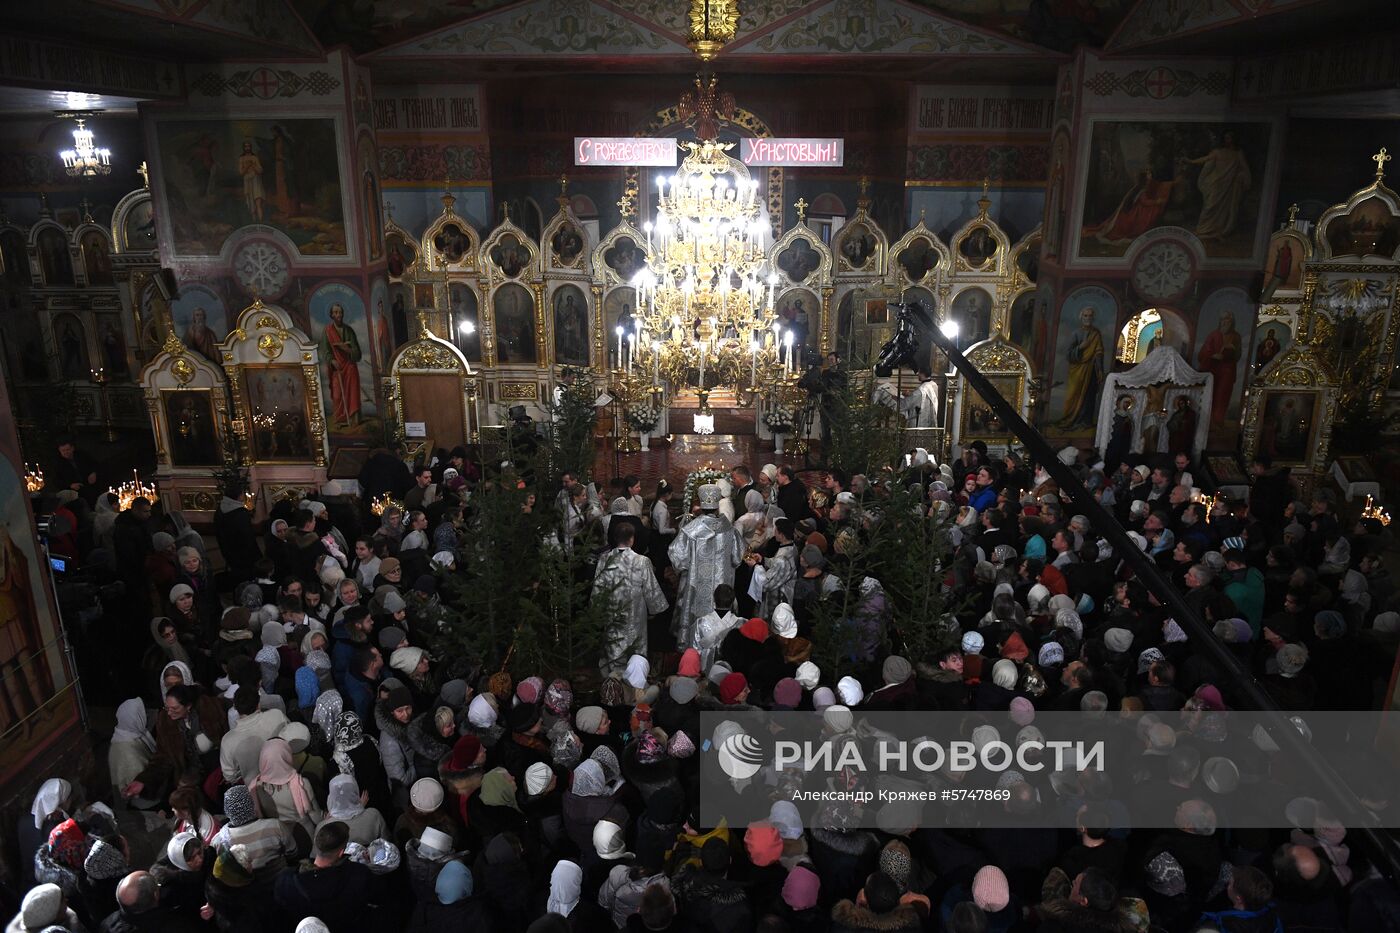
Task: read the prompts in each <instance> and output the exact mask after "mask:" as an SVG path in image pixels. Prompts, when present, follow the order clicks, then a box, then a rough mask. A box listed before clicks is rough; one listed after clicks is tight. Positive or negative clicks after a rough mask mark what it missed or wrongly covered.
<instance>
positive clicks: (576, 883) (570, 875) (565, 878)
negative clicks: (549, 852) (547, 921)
mask: <svg viewBox="0 0 1400 933" xmlns="http://www.w3.org/2000/svg"><path fill="white" fill-rule="evenodd" d="M582 890H583V869H582V868H580V867H579V866H578V864H577V863H576V862H570V861H569V860H568V859H562V860H560V861H559V862H556V863H555V865H554V872H553V874H551V875H550V876H549V903H548V904H546V905H545V910H546V911H548V912H549V913H551V914H559V915H560V916H561V917H567V916H568V915H569V914H571V913H573V910H574V908H575V907H577V906H578V901H579V896H580V894H581V893H582Z"/></svg>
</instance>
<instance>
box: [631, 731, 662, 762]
mask: <svg viewBox="0 0 1400 933" xmlns="http://www.w3.org/2000/svg"><path fill="white" fill-rule="evenodd" d="M665 758H666V746H664V745H662V744H661V740H660V739H658V738H657V737H656V736H655V735H653V734H652V733H650V732H643V733H642V734H641V736H640V737H638V739H637V764H641V765H654V764H656V763H658V762H660V761H664V760H665Z"/></svg>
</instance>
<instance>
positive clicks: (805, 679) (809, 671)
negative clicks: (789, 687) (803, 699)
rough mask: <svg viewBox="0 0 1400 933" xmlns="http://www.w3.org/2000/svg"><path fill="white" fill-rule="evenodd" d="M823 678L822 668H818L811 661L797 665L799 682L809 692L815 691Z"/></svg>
mask: <svg viewBox="0 0 1400 933" xmlns="http://www.w3.org/2000/svg"><path fill="white" fill-rule="evenodd" d="M821 676H822V671H821V668H819V667H817V666H816V665H815V664H813V663H812V662H811V661H803V662H802V663H801V664H799V665H797V682H798V683H799V684H801V685H802V686H803V688H805V689H807V690H813V689H815V688H816V686H817V683H818V682H819V681H820V680H821Z"/></svg>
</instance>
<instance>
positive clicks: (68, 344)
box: [53, 314, 96, 381]
mask: <svg viewBox="0 0 1400 933" xmlns="http://www.w3.org/2000/svg"><path fill="white" fill-rule="evenodd" d="M53 339H54V343H56V344H58V364H59V368H60V370H61V371H62V373H63V378H64V379H68V380H70V381H75V380H84V381H85V380H87V379H89V378H91V375H92V370H93V369H95V368H96V367H94V366H93V365H92V361H91V360H90V359H89V358H88V345H87V331H86V330H85V329H84V327H83V322H82V321H81V320H80V319H79V318H78V316H77V315H76V314H61V315H58V316H57V317H55V318H54V319H53Z"/></svg>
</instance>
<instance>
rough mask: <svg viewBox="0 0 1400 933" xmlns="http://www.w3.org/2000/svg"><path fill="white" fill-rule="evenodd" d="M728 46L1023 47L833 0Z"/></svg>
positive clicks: (901, 8) (905, 50) (863, 1)
mask: <svg viewBox="0 0 1400 933" xmlns="http://www.w3.org/2000/svg"><path fill="white" fill-rule="evenodd" d="M730 48H731V49H732V50H733V51H734V53H735V54H741V55H742V54H745V53H747V52H750V51H752V50H757V51H761V52H767V53H770V54H779V55H782V54H799V55H802V54H805V55H822V54H826V55H830V54H851V53H872V52H873V53H885V54H903V55H923V54H928V53H931V52H943V53H948V52H952V53H962V54H981V53H987V52H995V53H998V54H1006V53H1013V54H1014V53H1017V52H1024V51H1026V49H1025V48H1024V47H1023V46H1022V45H1021V44H1020V43H1018V42H1014V41H1012V40H1009V39H1006V38H1003V37H1001V36H998V35H996V34H994V33H990V32H984V31H982V30H980V29H973V28H971V27H968V26H965V25H963V24H962V23H959V22H956V21H952V20H948V19H946V18H944V17H941V16H936V15H934V14H933V13H927V12H922V11H920V10H918V9H916V8H912V7H909V6H906V5H904V4H896V3H889V2H886V0H835V2H832V3H827V4H824V5H820V6H817V7H815V8H812V9H809V10H807V11H806V12H804V13H802V14H800V15H799V16H797V17H796V18H794V19H793V20H792V21H791V22H789V23H786V24H784V25H782V26H780V27H778V28H777V29H775V30H773V31H771V32H769V33H766V34H764V35H761V36H760V37H759V38H757V39H756V40H754V41H753V42H752V43H749V44H742V43H736V44H735V45H732V46H730Z"/></svg>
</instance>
